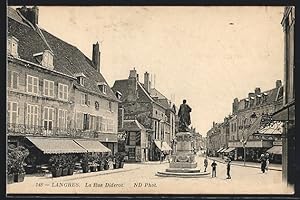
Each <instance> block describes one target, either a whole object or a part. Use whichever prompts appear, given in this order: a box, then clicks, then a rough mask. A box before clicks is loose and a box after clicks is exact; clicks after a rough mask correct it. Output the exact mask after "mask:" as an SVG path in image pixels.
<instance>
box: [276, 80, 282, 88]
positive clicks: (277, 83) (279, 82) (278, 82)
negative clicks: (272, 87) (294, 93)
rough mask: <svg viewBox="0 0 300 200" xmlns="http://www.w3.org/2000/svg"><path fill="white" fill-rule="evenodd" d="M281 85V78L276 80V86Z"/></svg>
mask: <svg viewBox="0 0 300 200" xmlns="http://www.w3.org/2000/svg"><path fill="white" fill-rule="evenodd" d="M281 86H282V83H281V80H277V81H276V88H279V87H281Z"/></svg>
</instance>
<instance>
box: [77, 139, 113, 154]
mask: <svg viewBox="0 0 300 200" xmlns="http://www.w3.org/2000/svg"><path fill="white" fill-rule="evenodd" d="M74 141H75V142H76V143H77V144H78V145H80V146H81V147H82V148H84V149H86V151H87V152H111V150H110V149H109V148H107V147H106V146H104V145H103V144H102V143H101V142H99V141H95V140H82V139H77V140H74Z"/></svg>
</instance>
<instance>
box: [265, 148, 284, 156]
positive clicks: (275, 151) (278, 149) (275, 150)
mask: <svg viewBox="0 0 300 200" xmlns="http://www.w3.org/2000/svg"><path fill="white" fill-rule="evenodd" d="M267 152H268V153H272V154H277V155H281V154H282V146H273V147H272V148H270V149H268V150H267Z"/></svg>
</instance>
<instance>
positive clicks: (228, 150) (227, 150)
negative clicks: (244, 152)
mask: <svg viewBox="0 0 300 200" xmlns="http://www.w3.org/2000/svg"><path fill="white" fill-rule="evenodd" d="M233 150H235V148H233V147H229V148H228V149H226V150H225V151H224V153H229V152H231V151H233Z"/></svg>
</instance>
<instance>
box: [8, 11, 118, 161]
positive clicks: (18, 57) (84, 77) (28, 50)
mask: <svg viewBox="0 0 300 200" xmlns="http://www.w3.org/2000/svg"><path fill="white" fill-rule="evenodd" d="M38 16H39V10H38V7H36V6H34V7H32V8H27V7H25V6H23V7H22V8H17V9H16V10H15V9H12V8H8V39H7V56H8V63H7V73H8V74H7V77H8V78H7V85H8V87H7V125H8V126H7V127H8V129H7V135H8V143H14V144H16V145H24V146H25V147H27V148H29V150H30V152H31V153H36V156H37V157H40V158H46V157H47V156H48V155H51V154H52V153H53V152H56V153H84V152H88V151H89V150H90V149H91V148H90V145H93V144H95V145H98V147H99V148H98V150H97V151H99V152H101V148H102V146H103V145H102V144H104V145H105V146H106V147H107V148H102V149H103V150H104V151H106V152H107V151H108V148H109V149H110V150H109V151H111V152H112V153H115V152H116V151H117V131H118V129H117V126H118V103H119V100H118V99H117V98H116V97H115V95H114V93H113V92H112V90H111V89H110V88H109V87H108V85H107V83H106V81H105V79H104V77H103V76H102V74H101V73H100V51H99V45H98V44H95V45H93V52H94V53H93V54H94V55H93V59H92V60H89V59H88V58H87V57H86V56H85V55H84V54H83V53H82V52H81V51H80V50H78V49H77V48H76V47H74V46H72V45H70V44H68V43H66V42H64V41H63V40H61V39H59V38H57V37H55V36H54V35H52V34H51V33H49V32H47V31H46V30H44V29H42V28H40V27H39V25H38ZM77 140H78V141H77ZM80 142H81V143H82V144H83V143H84V144H85V145H83V146H81V145H79V144H78V143H80ZM101 143H102V144H101ZM59 144H60V145H59ZM71 146H72V147H73V149H70V148H69V147H71ZM75 147H76V148H75ZM88 149H89V150H88ZM51 152H52V153H51ZM45 154H47V155H45ZM42 155H43V156H42ZM41 162H44V161H41Z"/></svg>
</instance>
